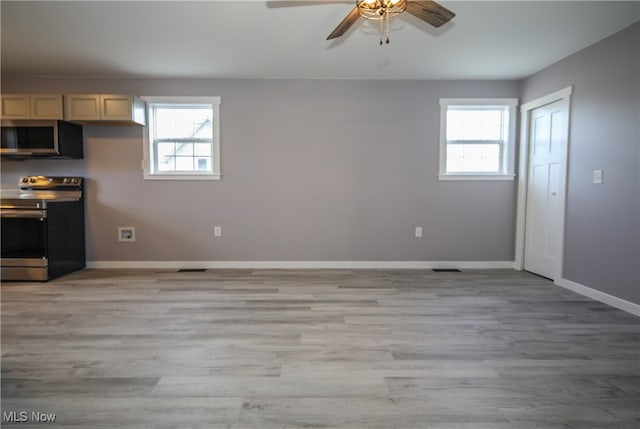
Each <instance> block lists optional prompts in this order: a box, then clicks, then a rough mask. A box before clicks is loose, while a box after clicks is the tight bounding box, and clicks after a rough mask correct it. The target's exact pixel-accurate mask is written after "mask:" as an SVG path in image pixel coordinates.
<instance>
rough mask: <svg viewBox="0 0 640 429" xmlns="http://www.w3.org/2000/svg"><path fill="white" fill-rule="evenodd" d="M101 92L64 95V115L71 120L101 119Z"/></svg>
mask: <svg viewBox="0 0 640 429" xmlns="http://www.w3.org/2000/svg"><path fill="white" fill-rule="evenodd" d="M100 116H101V115H100V95H99V94H70V95H65V96H64V117H65V119H67V120H69V121H99V120H100Z"/></svg>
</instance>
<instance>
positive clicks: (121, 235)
mask: <svg viewBox="0 0 640 429" xmlns="http://www.w3.org/2000/svg"><path fill="white" fill-rule="evenodd" d="M118 241H136V229H135V228H134V227H132V226H121V227H119V228H118Z"/></svg>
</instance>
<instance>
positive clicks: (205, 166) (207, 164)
mask: <svg viewBox="0 0 640 429" xmlns="http://www.w3.org/2000/svg"><path fill="white" fill-rule="evenodd" d="M197 169H198V171H209V170H211V158H198V159H197Z"/></svg>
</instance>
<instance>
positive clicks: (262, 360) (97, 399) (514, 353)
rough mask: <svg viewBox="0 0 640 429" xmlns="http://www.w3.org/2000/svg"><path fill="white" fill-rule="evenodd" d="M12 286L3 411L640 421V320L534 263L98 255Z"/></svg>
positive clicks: (429, 421)
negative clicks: (477, 266) (83, 266)
mask: <svg viewBox="0 0 640 429" xmlns="http://www.w3.org/2000/svg"><path fill="white" fill-rule="evenodd" d="M1 292H2V361H1V364H2V412H3V420H4V421H3V424H2V426H3V427H4V426H13V425H12V424H10V422H9V421H8V420H10V419H11V418H10V416H11V415H10V414H8V413H10V412H12V411H15V412H16V413H20V412H27V413H28V419H29V420H28V422H27V423H15V426H16V427H20V428H27V427H34V428H35V427H37V428H43V427H60V428H134V429H135V428H182V429H185V428H207V429H210V428H280V427H282V428H294V427H306V428H309V427H311V428H323V427H331V428H342V427H348V428H439V429H529V428H544V429H554V428H562V429H571V428H575V429H578V428H579V429H596V428H598V429H606V428H629V429H631V428H633V429H638V427H640V319H639V318H637V317H635V316H632V315H629V314H626V313H624V312H622V311H619V310H616V309H613V308H611V307H608V306H606V305H604V304H601V303H598V302H594V301H591V300H589V299H587V298H584V297H582V296H579V295H576V294H573V293H572V292H569V291H566V290H563V289H561V288H558V287H556V286H554V285H552V284H551V283H549V282H548V281H546V280H544V279H541V278H538V277H535V276H533V275H531V274H527V273H520V272H516V271H509V270H504V271H466V272H463V273H434V272H431V271H375V270H362V271H359V270H355V271H349V270H324V271H304V270H301V271H277V270H275V271H269V270H264V271H248V270H243V271H215V270H210V271H207V272H203V273H176V272H168V271H96V270H86V271H84V272H81V273H76V274H72V275H69V276H66V277H63V278H61V279H58V280H55V281H52V282H49V283H43V284H40V283H4V284H2V291H1ZM32 412H41V413H47V414H51V413H53V414H56V420H55V423H54V424H44V425H43V424H35V422H34V421H33V420H32V418H33V416H32V414H31V413H32ZM15 415H18V416H19V414H15Z"/></svg>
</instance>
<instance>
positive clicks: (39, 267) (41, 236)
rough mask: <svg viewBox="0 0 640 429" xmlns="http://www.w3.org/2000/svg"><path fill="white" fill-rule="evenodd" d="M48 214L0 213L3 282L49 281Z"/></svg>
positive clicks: (3, 210) (9, 211)
mask: <svg viewBox="0 0 640 429" xmlns="http://www.w3.org/2000/svg"><path fill="white" fill-rule="evenodd" d="M46 214H47V212H46V210H33V209H29V210H26V209H15V208H11V209H4V208H3V209H1V210H0V220H1V221H2V231H1V232H2V234H1V239H0V241H1V242H2V249H1V252H2V253H1V256H2V261H1V265H2V280H46V279H47V266H48V258H47V256H48V255H47V216H46Z"/></svg>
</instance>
